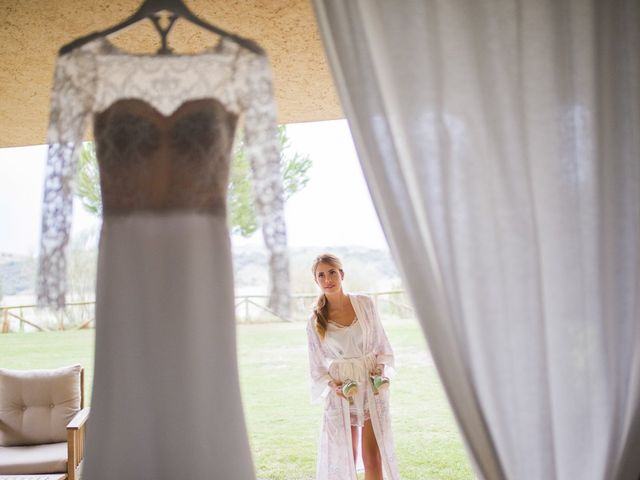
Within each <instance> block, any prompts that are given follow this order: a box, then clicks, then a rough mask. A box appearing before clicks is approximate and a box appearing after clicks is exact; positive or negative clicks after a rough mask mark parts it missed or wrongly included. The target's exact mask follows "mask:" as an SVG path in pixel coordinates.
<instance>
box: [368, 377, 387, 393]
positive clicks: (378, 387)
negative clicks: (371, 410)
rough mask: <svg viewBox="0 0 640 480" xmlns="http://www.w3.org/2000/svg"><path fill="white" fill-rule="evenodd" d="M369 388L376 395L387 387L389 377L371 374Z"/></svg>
mask: <svg viewBox="0 0 640 480" xmlns="http://www.w3.org/2000/svg"><path fill="white" fill-rule="evenodd" d="M369 378H370V379H371V388H372V389H373V394H374V395H378V394H379V393H380V392H381V391H382V390H384V389H385V388H388V387H389V378H388V377H385V376H384V375H371V376H370V377H369Z"/></svg>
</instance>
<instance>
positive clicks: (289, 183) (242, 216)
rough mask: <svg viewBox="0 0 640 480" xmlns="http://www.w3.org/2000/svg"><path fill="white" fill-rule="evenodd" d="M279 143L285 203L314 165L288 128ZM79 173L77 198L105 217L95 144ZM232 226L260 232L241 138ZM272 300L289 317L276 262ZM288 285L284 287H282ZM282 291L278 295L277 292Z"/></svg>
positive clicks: (281, 130) (231, 198)
mask: <svg viewBox="0 0 640 480" xmlns="http://www.w3.org/2000/svg"><path fill="white" fill-rule="evenodd" d="M278 137H279V142H280V152H281V154H280V164H281V171H282V181H283V187H284V196H285V200H288V199H289V198H291V196H292V195H293V194H295V193H296V192H299V191H300V190H302V189H303V188H304V187H305V186H306V185H307V183H308V182H309V169H310V168H311V165H312V162H311V159H310V157H309V155H306V154H302V153H300V152H297V151H295V150H293V149H292V147H291V142H290V139H289V137H288V135H287V129H286V126H284V125H281V126H279V127H278ZM78 163H79V165H78V174H77V178H76V195H77V196H78V198H79V199H80V201H81V202H82V205H83V206H84V208H85V209H86V210H87V211H88V212H90V213H92V214H93V215H96V216H98V217H99V216H101V215H102V199H101V196H100V175H99V169H98V162H97V160H96V151H95V145H94V144H93V143H92V142H86V143H85V144H84V147H83V149H82V152H81V153H80V158H79V162H78ZM227 201H228V206H229V208H228V213H229V227H230V229H231V232H232V233H233V234H238V235H241V236H243V237H249V236H251V235H252V234H253V233H255V231H256V230H257V229H258V220H257V216H256V211H255V208H254V202H253V190H252V180H251V166H250V165H249V160H248V159H247V157H246V152H245V148H244V142H243V141H242V139H241V137H238V139H237V140H236V142H235V147H234V151H233V159H232V165H231V174H230V179H229V191H228V196H227ZM269 270H270V271H269V278H270V282H271V285H270V299H269V307H270V308H271V309H272V310H274V311H275V312H276V313H278V314H279V315H281V316H283V317H288V315H289V306H288V302H287V303H286V304H285V303H284V301H283V300H282V298H283V295H282V288H284V289H286V292H287V295H285V296H286V297H288V292H289V284H288V277H287V278H286V279H284V280H282V279H278V278H277V277H278V275H277V274H276V272H275V267H274V266H273V262H271V261H270V263H269ZM283 283H284V284H285V285H284V286H283V285H282V284H283ZM278 288H279V289H280V291H279V292H278V291H277V289H278Z"/></svg>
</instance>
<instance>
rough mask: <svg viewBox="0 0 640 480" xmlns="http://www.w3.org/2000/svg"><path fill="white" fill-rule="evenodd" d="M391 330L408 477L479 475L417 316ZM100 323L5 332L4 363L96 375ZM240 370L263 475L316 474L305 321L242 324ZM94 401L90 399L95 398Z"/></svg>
mask: <svg viewBox="0 0 640 480" xmlns="http://www.w3.org/2000/svg"><path fill="white" fill-rule="evenodd" d="M385 329H386V331H387V334H388V336H389V339H390V341H391V344H392V345H393V347H394V350H395V353H396V364H397V375H396V377H395V378H394V379H393V380H392V384H391V389H392V390H391V391H392V395H391V408H392V418H393V429H394V438H395V444H396V453H397V456H398V465H399V468H400V475H401V477H402V478H403V479H406V480H409V479H415V480H427V479H443V480H454V479H471V478H473V475H472V472H471V469H470V466H469V463H468V461H467V458H466V455H465V452H464V448H463V446H462V443H461V440H460V437H459V434H458V430H457V427H456V425H455V423H454V420H453V417H452V415H451V412H450V409H449V406H448V404H447V401H446V398H445V396H444V392H443V391H442V387H441V385H440V381H439V379H438V376H437V374H436V371H435V368H434V366H433V364H432V363H431V360H430V357H429V355H428V353H427V351H426V346H425V343H424V338H423V336H422V332H421V330H420V328H419V326H418V324H417V323H416V321H415V320H404V319H403V320H399V319H391V320H387V321H385ZM93 335H94V332H93V330H83V331H69V332H49V333H12V334H6V335H0V367H4V368H18V369H30V368H53V367H59V366H63V365H68V364H72V363H80V364H82V365H83V366H84V367H85V369H86V372H85V373H86V388H87V390H86V392H87V393H88V392H90V388H91V384H92V380H93ZM238 341H239V352H240V353H239V356H240V377H241V382H242V390H243V397H244V406H245V413H246V416H247V423H248V428H249V436H250V440H251V445H252V448H253V453H254V462H255V465H256V470H257V475H258V478H259V479H261V480H262V479H265V480H266V479H273V480H275V479H278V480H280V479H282V480H303V479H309V480H311V479H313V478H314V470H315V456H316V438H317V436H318V432H319V427H320V417H321V413H322V412H321V406H320V405H312V404H311V403H310V401H309V381H308V366H307V352H306V333H305V325H304V323H278V324H254V325H240V326H239V327H238ZM88 400H89V399H88Z"/></svg>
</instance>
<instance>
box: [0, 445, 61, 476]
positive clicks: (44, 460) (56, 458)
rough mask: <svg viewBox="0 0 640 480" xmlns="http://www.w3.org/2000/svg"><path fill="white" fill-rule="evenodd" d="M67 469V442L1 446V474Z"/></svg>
mask: <svg viewBox="0 0 640 480" xmlns="http://www.w3.org/2000/svg"><path fill="white" fill-rule="evenodd" d="M66 471H67V442H61V443H47V444H44V445H30V446H25V447H0V474H4V475H9V474H14V475H16V474H22V475H27V474H35V473H64V472H66Z"/></svg>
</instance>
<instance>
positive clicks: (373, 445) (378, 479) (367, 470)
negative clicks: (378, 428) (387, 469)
mask: <svg viewBox="0 0 640 480" xmlns="http://www.w3.org/2000/svg"><path fill="white" fill-rule="evenodd" d="M362 462H363V463H364V479H365V480H382V459H381V458H380V450H379V449H378V442H376V435H375V433H373V426H372V425H371V420H367V421H366V422H364V427H363V429H362Z"/></svg>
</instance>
